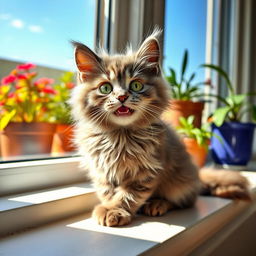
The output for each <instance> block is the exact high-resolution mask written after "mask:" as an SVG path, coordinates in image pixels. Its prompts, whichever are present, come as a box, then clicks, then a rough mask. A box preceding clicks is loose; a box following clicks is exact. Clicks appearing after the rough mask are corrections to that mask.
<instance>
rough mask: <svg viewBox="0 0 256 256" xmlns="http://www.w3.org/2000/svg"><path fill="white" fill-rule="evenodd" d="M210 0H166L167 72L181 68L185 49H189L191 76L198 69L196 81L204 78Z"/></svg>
mask: <svg viewBox="0 0 256 256" xmlns="http://www.w3.org/2000/svg"><path fill="white" fill-rule="evenodd" d="M206 11H207V0H166V12H165V14H166V15H165V29H164V31H165V36H164V44H165V48H164V71H165V73H166V74H168V73H169V68H170V67H172V68H174V69H175V70H177V71H178V74H179V73H180V70H181V62H182V58H183V54H184V51H185V49H188V51H189V62H188V76H189V75H190V74H191V73H192V72H194V71H196V77H195V80H197V81H203V80H204V71H203V69H198V66H199V65H200V64H203V63H205V49H206V48H205V44H206Z"/></svg>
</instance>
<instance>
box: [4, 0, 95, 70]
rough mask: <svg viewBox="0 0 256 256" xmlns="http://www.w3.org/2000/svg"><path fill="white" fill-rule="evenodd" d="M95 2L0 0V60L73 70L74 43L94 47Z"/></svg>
mask: <svg viewBox="0 0 256 256" xmlns="http://www.w3.org/2000/svg"><path fill="white" fill-rule="evenodd" d="M95 3H96V1H95V0H73V1H71V0H44V1H40V2H39V1H36V0H0V34H1V40H0V58H8V59H12V60H18V61H30V62H33V63H35V64H41V65H45V66H50V67H57V68H62V69H69V67H72V65H73V49H72V46H71V44H70V42H69V41H70V40H71V39H72V40H77V41H82V42H84V43H86V44H87V45H88V46H89V47H91V48H93V44H94V22H95V19H94V18H95Z"/></svg>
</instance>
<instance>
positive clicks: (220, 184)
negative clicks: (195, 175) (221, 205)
mask: <svg viewBox="0 0 256 256" xmlns="http://www.w3.org/2000/svg"><path fill="white" fill-rule="evenodd" d="M199 177H200V180H201V182H202V187H203V190H202V194H210V195H213V196H218V197H223V198H230V199H242V200H250V199H251V194H250V191H249V183H248V181H247V179H246V178H245V177H243V176H242V175H241V174H240V173H238V172H236V171H230V170H217V169H211V168H203V169H201V170H200V171H199Z"/></svg>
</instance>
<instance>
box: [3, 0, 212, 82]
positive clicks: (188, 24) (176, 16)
mask: <svg viewBox="0 0 256 256" xmlns="http://www.w3.org/2000/svg"><path fill="white" fill-rule="evenodd" d="M206 2H207V0H166V17H165V29H164V33H165V41H164V43H165V48H164V71H165V73H166V74H168V70H169V67H173V68H174V69H176V70H177V71H179V70H180V66H181V60H182V56H183V53H184V50H185V49H188V50H189V72H188V74H189V73H191V72H192V71H195V70H196V69H197V67H198V66H199V65H200V64H202V63H204V59H205V35H206ZM95 3H96V0H73V1H71V0H44V1H40V4H39V2H38V1H36V0H0V34H1V40H0V58H7V59H12V60H16V61H22V62H33V63H35V64H40V65H44V66H48V67H55V68H60V69H66V70H70V69H71V70H72V69H74V63H73V50H72V47H71V44H70V43H69V41H70V40H71V39H72V40H77V41H81V42H83V43H85V44H87V45H88V46H89V47H90V48H93V45H94V28H95V8H96V5H95ZM203 78H204V74H203V70H199V72H198V74H197V80H200V79H201V80H202V79H203Z"/></svg>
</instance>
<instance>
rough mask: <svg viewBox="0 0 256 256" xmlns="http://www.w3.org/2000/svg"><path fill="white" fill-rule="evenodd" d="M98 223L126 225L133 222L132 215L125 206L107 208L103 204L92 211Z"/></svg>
mask: <svg viewBox="0 0 256 256" xmlns="http://www.w3.org/2000/svg"><path fill="white" fill-rule="evenodd" d="M92 217H93V218H94V219H96V221H97V222H98V224H100V225H102V226H108V227H115V226H124V225H127V224H129V223H130V222H131V220H132V215H131V214H130V213H129V212H128V211H126V210H125V209H123V208H111V209H107V208H106V207H104V206H103V205H97V206H96V207H95V208H94V210H93V213H92Z"/></svg>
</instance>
